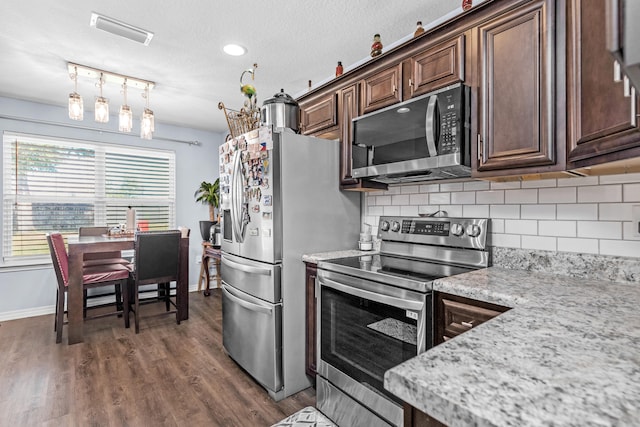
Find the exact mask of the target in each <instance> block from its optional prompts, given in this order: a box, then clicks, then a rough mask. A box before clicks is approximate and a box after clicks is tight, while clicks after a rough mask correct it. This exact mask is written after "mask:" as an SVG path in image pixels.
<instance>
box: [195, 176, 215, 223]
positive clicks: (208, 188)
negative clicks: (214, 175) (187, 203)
mask: <svg viewBox="0 0 640 427" xmlns="http://www.w3.org/2000/svg"><path fill="white" fill-rule="evenodd" d="M193 196H194V197H195V198H196V202H200V203H202V204H203V205H209V219H210V220H211V221H215V211H216V209H218V208H220V178H218V179H216V180H215V181H214V183H213V184H212V183H210V182H207V181H202V182H201V183H200V187H198V189H197V190H196V192H195V193H194V194H193Z"/></svg>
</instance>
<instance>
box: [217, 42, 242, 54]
mask: <svg viewBox="0 0 640 427" xmlns="http://www.w3.org/2000/svg"><path fill="white" fill-rule="evenodd" d="M222 50H224V53H226V54H227V55H231V56H242V55H244V54H245V53H247V49H246V48H244V47H242V46H240V45H239V44H228V45H225V46H224V47H223V48H222Z"/></svg>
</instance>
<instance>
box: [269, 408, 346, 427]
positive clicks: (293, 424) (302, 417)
mask: <svg viewBox="0 0 640 427" xmlns="http://www.w3.org/2000/svg"><path fill="white" fill-rule="evenodd" d="M271 427H338V426H337V425H335V424H334V423H333V422H331V420H330V419H329V418H327V417H326V416H325V415H324V414H323V413H322V412H320V411H318V410H317V409H316V408H314V407H313V406H307V407H306V408H302V409H300V410H299V411H298V412H296V413H295V414H293V415H290V416H288V417H287V418H285V419H284V420H282V421H280V422H279V423H276V424H274V425H272V426H271Z"/></svg>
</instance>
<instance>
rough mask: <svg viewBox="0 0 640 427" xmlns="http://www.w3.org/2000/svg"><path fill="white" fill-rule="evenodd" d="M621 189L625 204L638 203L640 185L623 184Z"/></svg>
mask: <svg viewBox="0 0 640 427" xmlns="http://www.w3.org/2000/svg"><path fill="white" fill-rule="evenodd" d="M623 188H624V196H623V197H624V201H625V202H640V183H638V184H624V186H623Z"/></svg>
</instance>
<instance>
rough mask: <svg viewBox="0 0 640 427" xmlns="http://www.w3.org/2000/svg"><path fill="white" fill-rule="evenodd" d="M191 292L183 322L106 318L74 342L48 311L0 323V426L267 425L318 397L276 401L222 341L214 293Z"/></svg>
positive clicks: (218, 304) (94, 322)
mask: <svg viewBox="0 0 640 427" xmlns="http://www.w3.org/2000/svg"><path fill="white" fill-rule="evenodd" d="M189 295H190V300H189V302H190V307H189V320H187V321H184V322H182V323H181V324H180V325H176V322H175V316H174V315H167V316H159V317H152V318H144V319H141V321H140V334H138V335H136V334H135V333H134V330H133V319H132V326H131V329H125V328H124V323H123V320H122V319H121V318H116V317H106V318H101V319H96V320H91V321H87V322H85V342H84V343H82V344H76V345H72V346H69V345H67V344H66V340H67V330H66V326H65V329H64V333H63V344H57V345H56V343H55V333H54V332H53V315H47V316H39V317H32V318H27V319H20V320H13V321H7V322H2V323H1V325H0V346H1V347H0V426H3V427H4V426H11V427H21V426H83V427H84V426H270V425H272V424H274V423H276V422H278V421H280V420H281V419H283V418H285V417H287V416H288V415H291V414H293V413H294V412H296V411H298V410H299V409H301V408H303V407H305V406H313V405H314V404H315V391H314V389H313V388H309V389H306V390H303V391H302V392H300V393H297V394H295V395H293V396H291V397H288V398H287V399H283V400H282V401H280V402H274V401H273V400H272V399H271V398H270V397H269V396H268V395H267V393H266V391H265V390H264V389H263V388H262V387H260V386H259V385H258V384H257V383H256V382H255V381H253V379H252V378H251V377H249V376H248V374H246V373H245V372H243V371H242V369H241V368H239V367H238V365H236V363H235V362H234V361H233V360H231V359H230V358H229V357H228V356H227V355H226V353H225V352H224V350H223V348H222V313H221V298H220V290H219V289H215V290H213V291H212V294H211V296H210V297H208V298H205V297H203V295H202V294H201V293H195V292H193V293H190V294H189ZM159 305H160V306H162V304H159ZM148 308H151V307H150V306H145V307H144V309H145V310H146V309H148ZM143 314H144V312H143Z"/></svg>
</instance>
